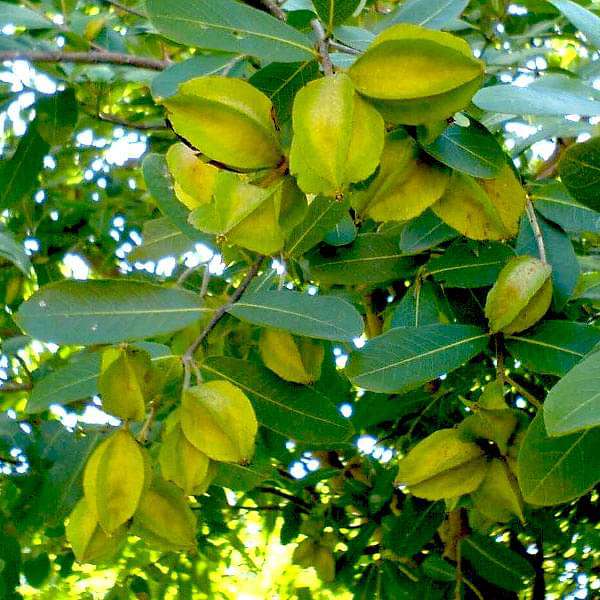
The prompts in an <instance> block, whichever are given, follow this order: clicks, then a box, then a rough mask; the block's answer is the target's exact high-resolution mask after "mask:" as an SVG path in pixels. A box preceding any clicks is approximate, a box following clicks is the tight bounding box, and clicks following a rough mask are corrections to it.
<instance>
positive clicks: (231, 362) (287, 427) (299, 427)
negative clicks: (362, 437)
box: [201, 356, 352, 444]
mask: <svg viewBox="0 0 600 600" xmlns="http://www.w3.org/2000/svg"><path fill="white" fill-rule="evenodd" d="M201 368H202V373H203V374H205V375H206V376H207V377H209V378H211V379H226V380H227V381H230V382H231V383H233V384H234V385H236V386H238V387H239V388H240V389H241V390H243V392H244V393H245V394H247V395H248V397H249V398H250V400H251V401H252V404H253V406H254V410H255V411H256V416H257V419H258V421H259V423H260V424H261V425H263V426H264V427H266V428H267V429H270V430H272V431H275V432H276V433H279V434H281V435H283V436H285V437H286V438H291V439H294V440H297V441H298V442H302V443H305V444H327V443H338V442H343V441H345V440H346V439H348V437H349V436H350V434H351V431H352V427H351V425H350V422H349V421H348V420H347V419H344V418H343V417H342V416H341V415H340V413H339V412H338V410H337V409H336V407H335V406H334V405H333V404H332V402H331V401H330V400H329V399H328V398H327V397H325V396H323V395H322V394H320V393H318V392H316V391H314V390H312V389H311V388H309V387H305V386H298V385H293V384H290V383H287V382H285V381H283V380H282V379H280V378H279V377H277V376H276V375H274V374H273V373H271V371H268V370H267V369H265V368H263V367H261V366H260V365H257V364H254V363H251V362H247V361H243V360H239V359H236V358H228V357H224V356H221V357H212V358H208V359H207V360H206V361H204V362H203V363H202V367H201Z"/></svg>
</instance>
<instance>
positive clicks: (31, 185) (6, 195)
mask: <svg viewBox="0 0 600 600" xmlns="http://www.w3.org/2000/svg"><path fill="white" fill-rule="evenodd" d="M49 149H50V146H49V144H48V142H46V141H45V140H44V139H43V138H42V137H41V136H40V134H39V133H38V131H37V128H36V126H35V121H34V122H33V123H30V124H29V127H28V129H27V132H26V133H25V135H24V136H23V137H22V138H21V139H20V140H19V145H18V146H17V149H16V150H15V152H14V154H13V155H12V157H11V158H9V159H8V160H7V159H3V160H2V164H0V208H8V207H12V206H14V205H15V203H17V202H18V201H19V200H20V199H21V198H22V197H23V196H25V194H30V193H31V192H33V190H34V189H35V188H36V186H37V181H38V173H39V172H40V171H41V170H42V167H43V164H44V156H46V154H47V153H48V150H49Z"/></svg>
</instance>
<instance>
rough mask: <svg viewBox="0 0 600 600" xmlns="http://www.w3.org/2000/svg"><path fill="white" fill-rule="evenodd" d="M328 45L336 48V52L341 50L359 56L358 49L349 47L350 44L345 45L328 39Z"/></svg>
mask: <svg viewBox="0 0 600 600" xmlns="http://www.w3.org/2000/svg"><path fill="white" fill-rule="evenodd" d="M329 47H330V48H333V49H334V50H337V51H338V52H343V53H344V54H352V55H353V56H359V55H360V54H361V52H360V50H357V49H356V48H351V47H350V46H346V45H345V44H340V43H339V42H336V41H334V40H329Z"/></svg>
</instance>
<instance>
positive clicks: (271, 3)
mask: <svg viewBox="0 0 600 600" xmlns="http://www.w3.org/2000/svg"><path fill="white" fill-rule="evenodd" d="M261 3H262V4H263V6H264V7H265V8H267V9H268V10H269V12H270V13H271V14H272V15H273V16H274V17H277V18H278V19H280V20H281V21H287V14H286V12H285V11H284V10H283V9H282V8H281V6H279V4H277V2H276V1H275V0H261Z"/></svg>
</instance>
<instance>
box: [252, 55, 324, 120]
mask: <svg viewBox="0 0 600 600" xmlns="http://www.w3.org/2000/svg"><path fill="white" fill-rule="evenodd" d="M318 76H319V63H318V62H317V61H316V60H310V61H308V62H295V63H277V62H275V63H271V64H270V65H267V66H266V67H263V68H262V69H260V70H259V71H257V72H256V73H254V75H252V77H250V79H249V82H250V83H251V84H252V85H253V86H255V87H257V88H258V89H259V90H261V91H262V92H263V93H265V94H266V95H267V96H268V97H269V98H270V99H271V102H273V106H274V107H275V111H276V113H277V117H278V121H279V123H280V124H284V123H286V122H287V121H289V120H290V119H291V117H292V105H293V103H294V97H295V96H296V92H297V91H298V90H300V88H302V87H304V86H305V85H306V84H307V83H308V82H309V81H312V80H313V79H316V78H317V77H318Z"/></svg>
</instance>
